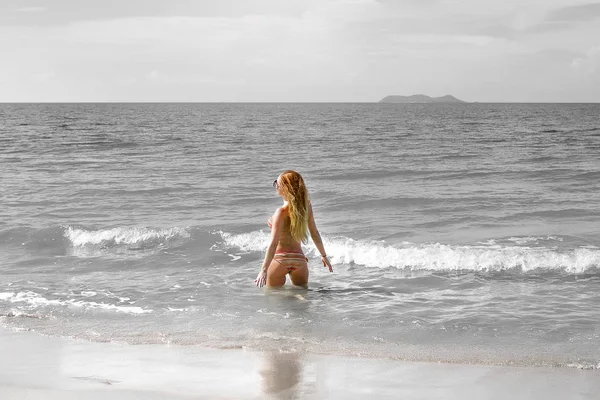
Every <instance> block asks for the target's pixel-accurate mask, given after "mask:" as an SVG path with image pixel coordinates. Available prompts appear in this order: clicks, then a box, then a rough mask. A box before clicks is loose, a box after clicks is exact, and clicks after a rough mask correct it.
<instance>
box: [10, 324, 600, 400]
mask: <svg viewBox="0 0 600 400" xmlns="http://www.w3.org/2000/svg"><path fill="white" fill-rule="evenodd" d="M0 351H1V352H2V354H3V357H2V358H3V360H5V362H3V363H2V364H0V365H1V366H0V398H2V399H3V400H4V399H5V400H12V399H23V398H27V399H29V400H37V399H40V400H41V399H50V400H54V399H56V400H58V399H67V400H69V399H78V400H79V399H83V400H85V399H101V398H106V397H108V396H110V398H111V400H121V399H122V400H133V399H151V400H152V399H165V398H168V399H189V398H194V399H204V398H206V399H215V398H219V399H263V398H274V399H291V398H293V399H323V398H327V399H363V398H378V399H388V398H389V399H396V398H401V397H406V398H423V399H425V398H426V399H461V400H465V399H480V398H486V399H507V398H510V399H538V398H539V399H542V398H543V399H544V400H552V399H557V400H558V399H561V400H562V399H565V398H569V399H585V400H587V399H595V398H597V397H598V395H600V379H599V378H600V371H597V370H578V369H569V368H550V367H503V366H488V365H472V364H441V363H427V362H408V361H396V360H383V359H371V358H358V357H349V356H332V355H317V354H307V353H297V352H290V353H279V352H260V351H250V350H243V349H231V350H222V349H210V348H202V347H195V346H189V347H188V346H172V345H127V344H117V343H97V342H87V341H84V340H76V339H68V338H58V337H48V336H42V335H40V334H37V333H35V332H15V331H11V330H10V329H8V328H0Z"/></svg>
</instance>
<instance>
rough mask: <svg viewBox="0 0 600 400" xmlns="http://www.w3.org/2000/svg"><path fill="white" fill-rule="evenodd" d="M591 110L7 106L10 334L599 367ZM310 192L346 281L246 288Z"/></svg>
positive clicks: (2, 151)
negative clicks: (292, 206) (294, 183)
mask: <svg viewBox="0 0 600 400" xmlns="http://www.w3.org/2000/svg"><path fill="white" fill-rule="evenodd" d="M599 117H600V105H597V104H464V105H463V104H461V105H417V104H407V105H401V104H399V105H396V104H1V105H0V185H1V188H2V190H1V199H2V202H1V204H2V207H0V276H1V279H0V324H2V325H4V326H7V327H9V328H12V329H25V330H32V331H36V332H40V333H42V334H46V335H55V336H66V337H75V338H83V339H87V340H92V341H102V342H120V343H129V344H131V345H135V344H141V343H144V344H148V343H150V344H156V345H157V346H164V345H165V344H173V345H181V346H209V347H217V348H247V349H266V350H275V351H282V352H311V353H322V354H337V355H359V356H365V357H380V358H391V359H401V360H423V361H441V362H461V363H481V364H501V365H531V366H537V365H552V366H562V367H578V368H600V119H599ZM285 169H295V170H297V171H299V172H300V173H302V174H303V176H304V178H305V180H306V183H307V185H308V188H309V192H310V195H311V198H312V202H313V208H314V211H315V217H316V221H317V225H318V227H319V229H320V231H321V234H322V236H323V238H324V242H325V247H326V249H327V253H328V254H329V255H330V257H331V259H332V261H333V264H334V273H333V274H330V273H329V272H327V270H326V269H325V268H323V267H322V265H320V261H319V258H318V257H317V253H316V252H315V249H314V246H313V245H312V243H311V242H309V243H307V244H306V246H305V251H306V253H307V255H308V256H309V258H310V262H309V265H310V274H311V276H310V287H309V289H308V290H302V289H298V288H294V287H292V286H291V285H289V283H288V285H286V286H285V287H284V288H283V289H278V290H270V289H258V288H256V287H255V286H254V285H253V280H254V278H255V277H256V274H257V273H258V270H259V268H260V265H261V261H262V258H263V256H264V251H265V249H266V247H267V244H268V238H269V236H268V235H269V231H268V227H267V225H266V221H267V219H268V217H269V216H270V215H271V214H272V213H273V212H274V210H275V209H276V207H278V206H279V204H280V202H281V200H280V199H279V198H278V197H277V195H276V193H275V191H274V190H273V188H272V186H271V184H272V182H273V180H274V179H276V178H277V176H278V174H279V173H280V172H282V171H283V170H285Z"/></svg>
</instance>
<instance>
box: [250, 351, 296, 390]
mask: <svg viewBox="0 0 600 400" xmlns="http://www.w3.org/2000/svg"><path fill="white" fill-rule="evenodd" d="M260 374H261V376H262V387H263V391H264V393H265V394H268V395H271V396H274V397H275V398H277V399H292V398H296V397H297V395H298V389H299V386H300V385H299V384H300V380H301V377H302V366H301V363H300V357H299V355H298V353H295V352H293V353H279V352H277V353H267V354H266V355H265V362H264V365H263V367H262V368H261V370H260Z"/></svg>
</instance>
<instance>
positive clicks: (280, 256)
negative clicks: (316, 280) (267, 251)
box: [273, 253, 308, 274]
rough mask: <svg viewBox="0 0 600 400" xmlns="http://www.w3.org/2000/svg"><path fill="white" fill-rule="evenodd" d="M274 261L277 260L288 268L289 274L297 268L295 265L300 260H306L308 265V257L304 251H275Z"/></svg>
mask: <svg viewBox="0 0 600 400" xmlns="http://www.w3.org/2000/svg"><path fill="white" fill-rule="evenodd" d="M273 261H277V262H278V263H279V264H280V265H282V266H284V267H285V268H287V272H288V274H289V273H290V272H292V271H295V270H296V267H295V265H297V264H298V262H305V263H306V265H307V266H308V257H306V256H305V255H304V254H303V253H275V256H274V257H273Z"/></svg>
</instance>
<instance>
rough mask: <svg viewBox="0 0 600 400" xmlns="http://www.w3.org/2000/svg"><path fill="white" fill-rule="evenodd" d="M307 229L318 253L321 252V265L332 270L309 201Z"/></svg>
mask: <svg viewBox="0 0 600 400" xmlns="http://www.w3.org/2000/svg"><path fill="white" fill-rule="evenodd" d="M308 231H309V232H310V237H311V238H312V240H313V242H314V243H315V246H316V247H317V250H319V253H321V261H322V262H323V266H324V267H327V268H329V272H333V268H332V267H331V263H330V262H329V259H328V258H327V253H325V246H323V240H322V239H321V234H320V233H319V230H318V229H317V224H316V223H315V217H314V214H313V210H312V204H311V203H308Z"/></svg>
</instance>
